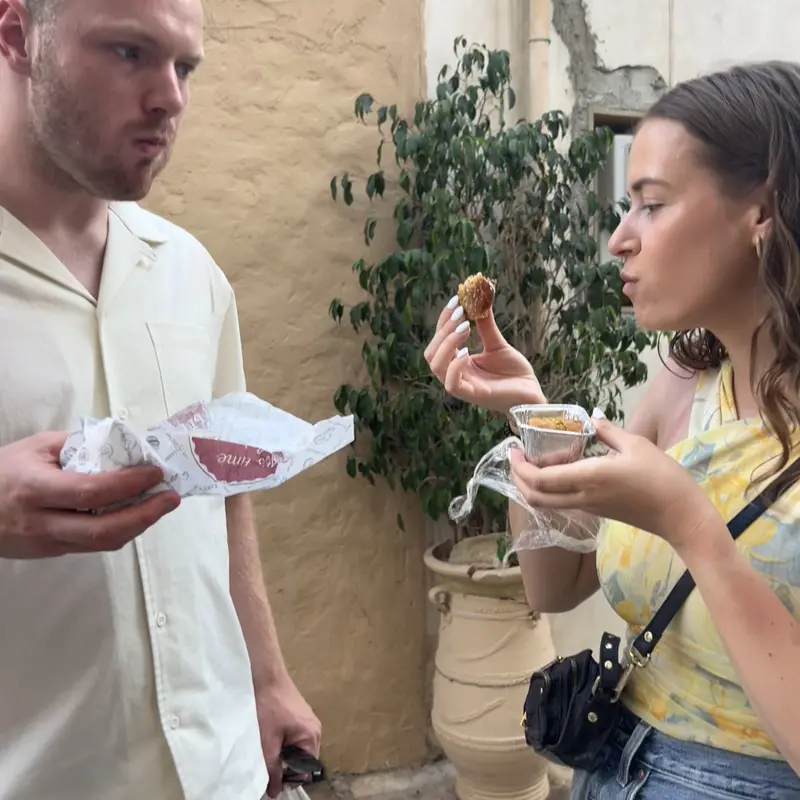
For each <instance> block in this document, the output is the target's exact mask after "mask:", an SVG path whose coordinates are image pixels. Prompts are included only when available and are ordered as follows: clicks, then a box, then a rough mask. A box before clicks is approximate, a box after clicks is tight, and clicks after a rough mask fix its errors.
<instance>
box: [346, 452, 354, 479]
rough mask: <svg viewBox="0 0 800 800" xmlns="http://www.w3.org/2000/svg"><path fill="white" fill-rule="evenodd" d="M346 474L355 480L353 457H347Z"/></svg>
mask: <svg viewBox="0 0 800 800" xmlns="http://www.w3.org/2000/svg"><path fill="white" fill-rule="evenodd" d="M347 474H348V475H349V476H350V477H351V478H355V476H356V460H355V458H354V457H353V456H348V457H347Z"/></svg>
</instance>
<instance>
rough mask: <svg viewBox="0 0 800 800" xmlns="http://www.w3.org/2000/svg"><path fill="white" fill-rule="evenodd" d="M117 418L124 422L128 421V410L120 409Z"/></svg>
mask: <svg viewBox="0 0 800 800" xmlns="http://www.w3.org/2000/svg"><path fill="white" fill-rule="evenodd" d="M117 416H118V417H119V418H120V419H121V420H122V421H123V422H124V421H125V420H126V419H128V409H127V408H121V409H120V410H119V411H118V412H117Z"/></svg>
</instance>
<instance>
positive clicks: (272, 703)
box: [256, 677, 322, 797]
mask: <svg viewBox="0 0 800 800" xmlns="http://www.w3.org/2000/svg"><path fill="white" fill-rule="evenodd" d="M256 706H257V708H258V724H259V727H260V728H261V746H262V748H263V750H264V760H265V761H266V762H267V769H268V770H269V788H268V791H267V795H268V796H269V797H277V796H278V795H279V794H280V793H281V791H282V790H283V782H282V768H281V759H280V751H281V748H282V747H285V746H286V745H290V744H294V745H297V746H298V747H301V748H302V749H303V750H305V751H307V752H309V753H311V755H313V756H319V746H320V740H321V738H322V726H321V725H320V722H319V720H318V719H317V717H316V715H315V714H314V712H313V711H312V710H311V707H310V706H309V705H308V703H306V701H305V700H304V699H303V696H302V695H301V694H300V692H299V691H298V689H297V687H296V686H295V685H294V682H293V681H292V680H291V679H290V678H288V677H286V678H284V679H282V680H280V681H276V682H274V683H271V684H270V685H269V686H264V687H261V688H260V689H259V690H258V691H256Z"/></svg>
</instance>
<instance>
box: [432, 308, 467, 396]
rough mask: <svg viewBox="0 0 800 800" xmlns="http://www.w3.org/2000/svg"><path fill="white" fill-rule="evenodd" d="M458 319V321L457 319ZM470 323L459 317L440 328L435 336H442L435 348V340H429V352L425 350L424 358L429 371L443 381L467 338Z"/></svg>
mask: <svg viewBox="0 0 800 800" xmlns="http://www.w3.org/2000/svg"><path fill="white" fill-rule="evenodd" d="M459 320H460V321H459ZM469 331H470V325H469V322H467V321H466V320H463V319H461V318H459V319H457V320H455V321H452V322H449V323H448V324H447V325H446V326H445V327H444V328H442V330H441V331H440V332H439V333H437V334H436V336H437V337H439V336H441V337H442V338H441V339H440V341H439V344H438V346H437V347H436V349H432V348H433V345H434V343H435V341H436V337H434V341H433V342H431V345H430V347H429V350H431V352H430V353H429V352H428V351H427V350H426V354H425V359H426V360H427V362H428V364H429V365H430V368H431V372H433V374H434V375H435V376H436V377H437V378H438V379H439V380H440V381H441V382H442V383H444V382H445V376H446V374H447V369H448V367H449V366H450V364H451V362H452V361H453V359H454V358H456V354H457V353H458V352H459V351H461V350H463V349H464V345H465V344H466V342H467V339H468V338H469Z"/></svg>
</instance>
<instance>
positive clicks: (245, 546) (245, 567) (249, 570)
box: [225, 494, 287, 690]
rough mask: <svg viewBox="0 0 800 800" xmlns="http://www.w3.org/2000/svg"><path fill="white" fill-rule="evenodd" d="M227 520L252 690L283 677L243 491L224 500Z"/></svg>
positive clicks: (232, 581) (234, 591)
mask: <svg viewBox="0 0 800 800" xmlns="http://www.w3.org/2000/svg"><path fill="white" fill-rule="evenodd" d="M225 512H226V516H227V520H228V552H229V554H230V555H229V557H230V586H231V597H232V598H233V604H234V606H235V608H236V613H237V615H238V617H239V623H240V624H241V626H242V631H243V632H244V638H245V642H246V643H247V651H248V653H249V655H250V663H251V666H252V671H253V683H254V685H255V688H256V690H258V689H259V687H260V686H263V685H265V684H269V683H274V682H276V681H280V680H282V679H283V678H285V677H286V676H287V671H286V664H285V663H284V660H283V655H282V654H281V649H280V645H279V644H278V634H277V631H276V629H275V621H274V619H273V617H272V610H271V609H270V605H269V600H268V598H267V590H266V587H265V585H264V575H263V572H262V570H261V558H260V555H259V550H258V537H257V535H256V526H255V517H254V514H253V505H252V502H251V501H250V498H249V497H248V496H247V495H246V494H239V495H234V496H233V497H229V498H227V499H226V501H225Z"/></svg>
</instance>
